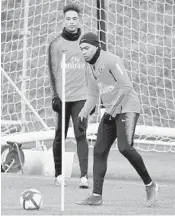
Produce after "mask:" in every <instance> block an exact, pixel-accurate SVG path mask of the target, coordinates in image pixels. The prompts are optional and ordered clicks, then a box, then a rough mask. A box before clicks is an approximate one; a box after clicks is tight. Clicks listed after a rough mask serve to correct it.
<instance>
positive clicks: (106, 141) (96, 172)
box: [76, 116, 117, 205]
mask: <svg viewBox="0 0 175 216" xmlns="http://www.w3.org/2000/svg"><path fill="white" fill-rule="evenodd" d="M116 136H117V132H116V125H115V121H111V124H104V116H103V118H102V120H101V122H100V125H99V128H98V134H97V141H96V143H95V146H94V161H93V194H92V196H90V197H88V198H87V199H85V200H82V201H80V202H77V203H76V204H78V205H101V204H102V190H103V183H104V177H105V174H106V171H107V158H108V155H109V151H110V148H111V146H112V144H113V142H114V140H115V139H116Z"/></svg>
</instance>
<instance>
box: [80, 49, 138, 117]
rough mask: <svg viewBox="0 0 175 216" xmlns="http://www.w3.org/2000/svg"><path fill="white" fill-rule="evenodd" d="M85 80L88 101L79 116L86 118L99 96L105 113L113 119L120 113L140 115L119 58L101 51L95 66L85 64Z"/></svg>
mask: <svg viewBox="0 0 175 216" xmlns="http://www.w3.org/2000/svg"><path fill="white" fill-rule="evenodd" d="M86 80H87V85H88V99H87V101H86V103H85V106H84V107H83V109H82V110H81V113H80V114H79V116H81V117H87V116H88V115H89V113H90V111H91V110H92V109H93V107H94V106H95V105H96V104H98V102H99V96H100V98H101V100H102V102H103V105H104V106H105V107H106V112H108V113H109V114H111V115H112V116H113V117H115V116H116V114H120V113H127V112H136V113H140V100H139V98H138V96H137V94H136V92H135V90H134V88H133V85H132V82H131V80H130V78H129V76H128V74H127V72H126V70H125V67H124V64H123V61H122V59H121V58H120V57H118V56H116V55H114V54H112V53H109V52H106V51H103V50H101V53H100V56H99V58H98V60H97V62H96V63H95V65H93V66H92V65H90V64H88V63H87V70H86Z"/></svg>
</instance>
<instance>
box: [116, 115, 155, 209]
mask: <svg viewBox="0 0 175 216" xmlns="http://www.w3.org/2000/svg"><path fill="white" fill-rule="evenodd" d="M138 117H139V114H138V113H124V114H120V115H117V117H116V126H117V140H118V148H119V151H120V153H121V154H122V155H123V156H124V157H126V158H127V159H128V161H129V162H130V163H131V165H132V166H133V167H134V168H135V170H136V171H137V173H138V174H139V176H140V177H141V179H142V180H143V182H144V184H145V185H146V186H147V187H146V188H147V191H148V193H147V195H148V199H147V200H148V205H149V206H151V205H153V204H154V203H155V201H156V199H157V185H156V184H155V183H153V182H152V179H151V177H150V175H149V173H148V171H147V168H146V166H145V164H144V161H143V159H142V157H141V155H140V154H139V153H138V152H137V151H136V149H135V148H134V147H133V145H134V133H135V128H136V124H137V120H138Z"/></svg>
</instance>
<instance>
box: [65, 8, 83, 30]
mask: <svg viewBox="0 0 175 216" xmlns="http://www.w3.org/2000/svg"><path fill="white" fill-rule="evenodd" d="M79 23H80V15H79V14H78V13H77V12H76V11H67V12H66V13H65V14H64V26H65V28H66V29H67V31H69V32H71V33H76V32H77V29H78V27H79Z"/></svg>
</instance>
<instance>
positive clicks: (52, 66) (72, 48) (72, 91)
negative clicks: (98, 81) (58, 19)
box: [48, 35, 87, 102]
mask: <svg viewBox="0 0 175 216" xmlns="http://www.w3.org/2000/svg"><path fill="white" fill-rule="evenodd" d="M80 37H81V36H80ZM80 37H79V39H78V40H76V41H69V40H65V39H64V38H63V37H62V36H61V35H59V36H58V37H57V38H56V39H55V40H54V41H53V42H52V43H51V44H50V46H49V59H48V62H49V73H50V79H51V88H52V93H53V95H52V96H53V97H57V96H59V97H60V98H62V67H61V62H62V56H63V52H64V53H65V54H66V74H65V100H66V101H67V102H68V101H79V100H86V99H87V85H86V81H85V60H84V57H83V56H82V53H81V50H80V48H79V40H80Z"/></svg>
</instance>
